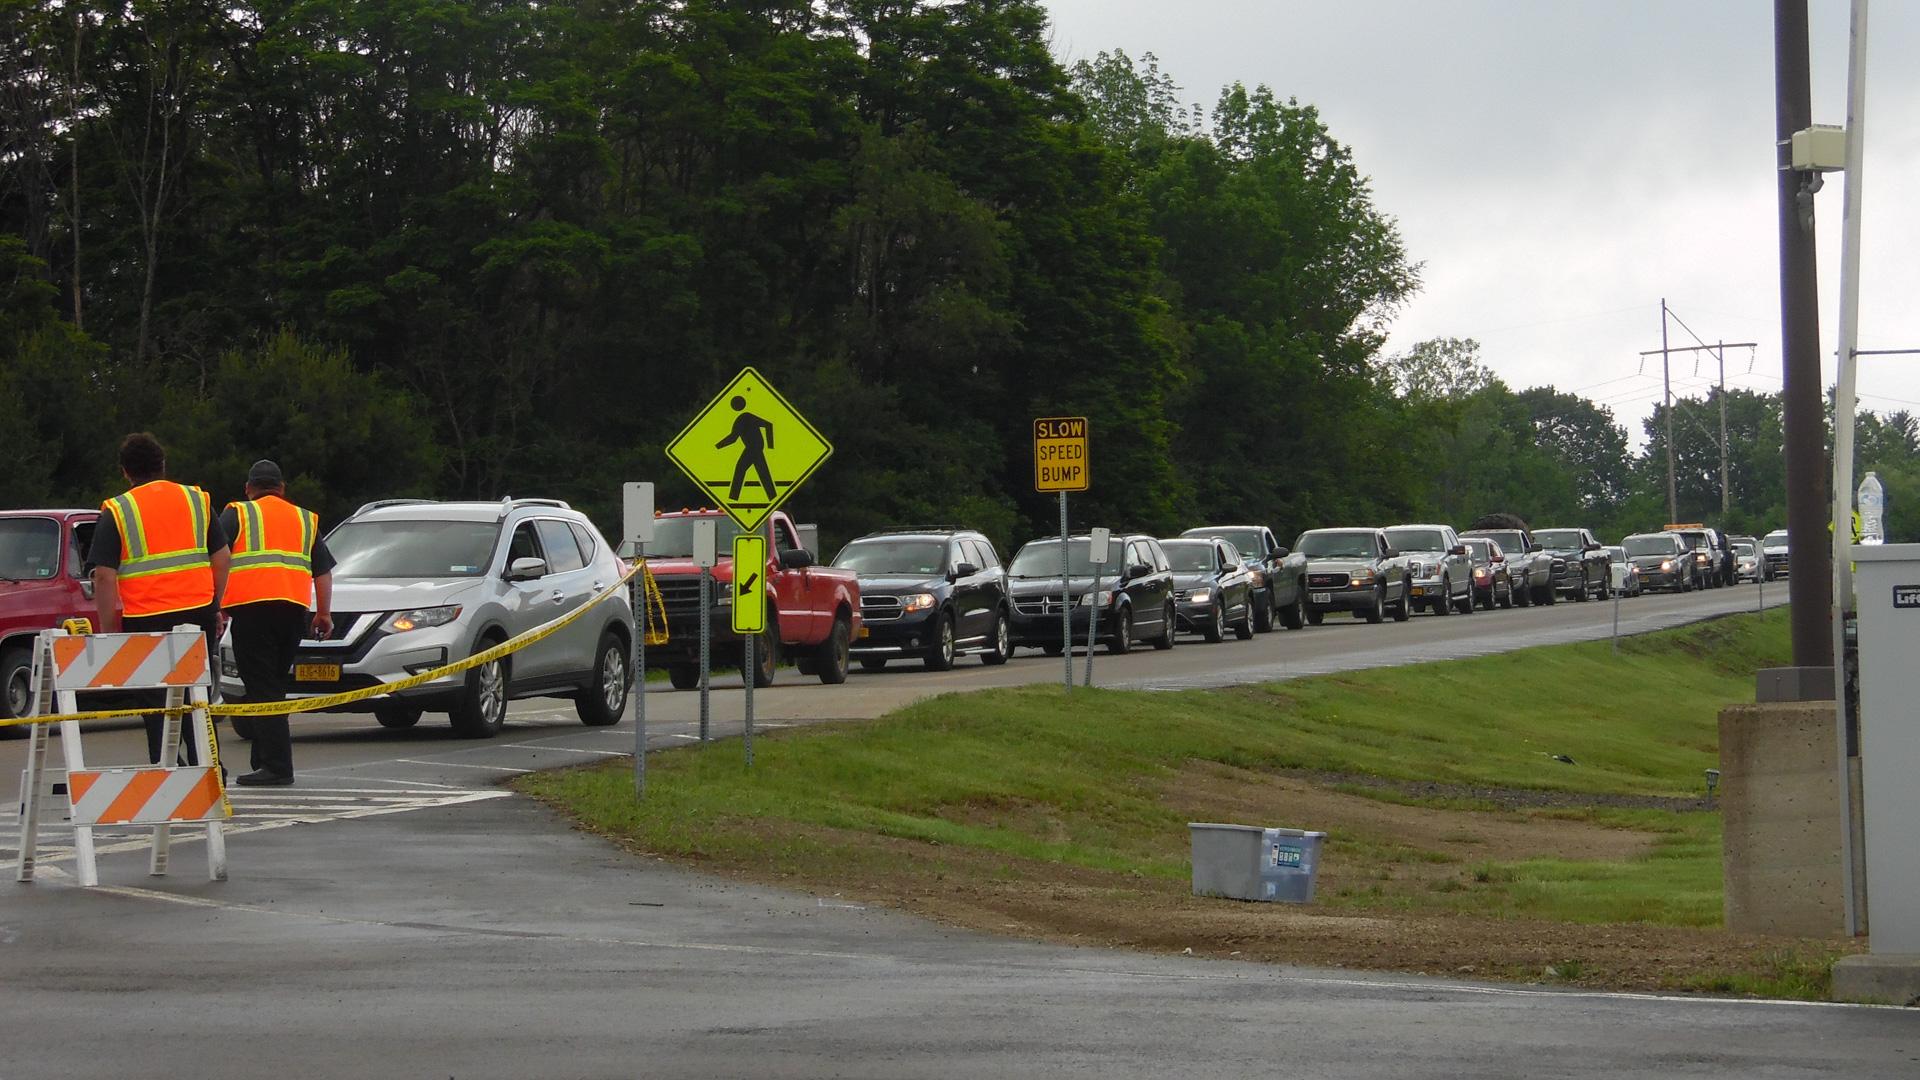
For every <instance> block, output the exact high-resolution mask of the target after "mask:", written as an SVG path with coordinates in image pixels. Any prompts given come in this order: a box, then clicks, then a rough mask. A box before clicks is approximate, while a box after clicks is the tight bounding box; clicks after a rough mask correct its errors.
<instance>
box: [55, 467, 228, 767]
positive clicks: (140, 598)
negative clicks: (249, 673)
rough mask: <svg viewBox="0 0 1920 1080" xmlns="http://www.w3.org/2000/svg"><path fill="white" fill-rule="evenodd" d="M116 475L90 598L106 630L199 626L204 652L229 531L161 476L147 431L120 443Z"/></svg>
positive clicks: (184, 743) (211, 633)
mask: <svg viewBox="0 0 1920 1080" xmlns="http://www.w3.org/2000/svg"><path fill="white" fill-rule="evenodd" d="M120 473H121V475H123V476H125V477H126V479H127V483H129V484H132V485H133V487H132V488H131V489H129V490H128V491H126V492H125V493H124V494H121V495H119V496H117V497H115V498H112V499H108V500H107V501H106V502H105V503H104V504H102V505H101V507H100V511H101V513H100V519H99V521H98V522H97V523H96V524H95V525H94V528H93V546H92V547H91V548H90V549H89V550H88V553H87V562H88V563H89V564H91V565H92V567H93V602H94V607H95V608H96V609H97V610H98V612H99V615H100V632H101V633H104V634H117V633H121V632H126V633H142V632H149V631H155V630H172V629H173V628H174V627H176V626H179V625H182V624H191V625H193V626H197V627H199V628H200V630H201V631H202V632H203V633H205V634H206V635H207V656H208V658H209V660H211V658H212V657H214V656H215V655H217V653H216V652H215V649H216V646H217V642H218V639H219V632H218V625H217V623H218V620H217V613H218V612H219V610H220V595H221V592H222V590H224V589H225V588H226V584H227V562H228V558H229V553H228V550H227V534H226V533H225V532H224V531H223V530H222V529H221V527H220V521H219V519H218V518H216V517H214V514H213V501H212V500H211V499H209V498H208V497H207V493H206V492H204V491H202V490H200V489H199V488H197V487H188V486H186V485H185V484H176V483H174V482H173V481H171V480H168V479H167V452H166V450H165V449H164V448H163V447H161V445H160V441H159V440H158V439H155V438H154V437H153V436H152V435H150V434H148V433H147V432H144V431H142V432H137V433H135V434H132V435H129V436H127V437H126V439H124V440H123V441H122V442H121V443H120ZM146 724H147V760H149V761H152V762H154V763H155V764H159V762H160V734H161V727H162V718H161V716H160V714H159V713H150V714H148V716H147V717H146ZM180 744H181V749H182V751H183V753H184V760H185V761H186V762H187V763H189V764H198V759H197V757H196V754H195V750H194V743H193V740H192V739H187V738H183V739H181V740H180Z"/></svg>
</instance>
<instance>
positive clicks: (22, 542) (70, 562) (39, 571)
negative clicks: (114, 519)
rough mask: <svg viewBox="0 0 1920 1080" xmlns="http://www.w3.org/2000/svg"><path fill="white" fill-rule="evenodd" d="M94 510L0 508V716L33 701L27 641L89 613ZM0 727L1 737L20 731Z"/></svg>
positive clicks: (14, 712)
mask: <svg viewBox="0 0 1920 1080" xmlns="http://www.w3.org/2000/svg"><path fill="white" fill-rule="evenodd" d="M99 516H100V514H99V512H98V511H95V510H0V717H5V718H8V719H12V718H14V717H18V716H23V715H25V714H26V711H27V708H28V704H29V702H30V701H31V700H32V689H33V639H34V636H35V635H36V634H38V633H39V632H40V631H42V630H49V629H52V628H53V627H56V626H59V625H60V624H62V623H64V622H66V621H67V620H68V619H73V618H85V619H89V620H92V619H93V618H94V607H93V582H92V581H91V580H89V579H88V577H87V574H86V559H87V547H88V545H89V544H91V543H92V541H93V523H94V521H95V520H96V519H97V518H98V517H99ZM25 732H26V729H25V728H21V727H10V728H0V738H6V737H7V736H10V735H11V736H19V735H23V734H25Z"/></svg>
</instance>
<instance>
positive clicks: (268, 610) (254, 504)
mask: <svg viewBox="0 0 1920 1080" xmlns="http://www.w3.org/2000/svg"><path fill="white" fill-rule="evenodd" d="M220 524H221V526H222V527H223V528H224V529H226V531H227V533H228V534H229V535H230V536H232V537H233V572H232V573H231V574H230V575H229V576H228V578H227V592H226V610H225V612H224V615H225V617H226V618H228V619H231V620H232V627H233V637H232V638H231V641H232V645H233V663H234V666H235V667H236V668H238V669H239V673H240V681H241V682H243V683H245V684H246V685H247V693H246V697H245V698H244V699H243V700H246V701H249V702H253V701H285V700H286V699H287V691H288V689H289V685H288V683H289V679H290V676H291V674H292V671H293V662H294V659H295V657H296V656H297V654H298V653H299V650H300V642H301V641H302V640H303V639H304V638H306V637H307V635H308V634H312V635H313V636H314V637H316V638H318V639H320V640H322V641H324V640H326V639H327V638H329V637H331V636H332V635H333V555H332V554H331V553H329V552H328V551H327V545H326V542H325V541H324V540H321V539H320V521H319V519H318V518H317V517H315V516H314V513H313V511H311V510H303V509H301V508H300V507H298V506H295V505H294V504H292V503H290V502H288V501H287V499H286V478H285V477H284V476H282V475H281V472H280V466H278V465H276V464H274V463H273V462H271V461H256V462H254V463H253V468H252V469H250V470H249V471H248V472H247V501H246V502H238V503H234V504H233V505H231V506H229V507H227V509H226V512H225V513H223V514H221V515H220ZM309 601H312V605H313V606H312V608H311V609H309V607H308V603H309ZM252 727H253V745H252V752H253V771H252V772H250V773H246V774H245V775H243V776H240V777H238V778H237V779H238V782H239V783H241V784H245V785H247V786H249V787H257V786H268V787H279V786H284V785H287V784H291V783H293V737H292V734H291V732H290V731H289V729H288V725H287V718H286V717H284V716H257V717H254V718H252Z"/></svg>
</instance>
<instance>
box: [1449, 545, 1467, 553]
mask: <svg viewBox="0 0 1920 1080" xmlns="http://www.w3.org/2000/svg"><path fill="white" fill-rule="evenodd" d="M1466 553H1467V545H1465V544H1455V545H1453V547H1451V548H1449V549H1447V554H1449V555H1465V554H1466Z"/></svg>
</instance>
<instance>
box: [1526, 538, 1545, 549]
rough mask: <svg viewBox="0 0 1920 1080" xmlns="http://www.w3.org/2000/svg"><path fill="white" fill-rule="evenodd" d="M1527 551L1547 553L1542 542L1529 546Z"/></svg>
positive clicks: (1536, 541)
mask: <svg viewBox="0 0 1920 1080" xmlns="http://www.w3.org/2000/svg"><path fill="white" fill-rule="evenodd" d="M1527 550H1528V551H1545V550H1547V549H1546V547H1545V546H1544V545H1542V544H1541V543H1540V541H1538V540H1535V541H1534V542H1533V543H1531V544H1528V545H1527Z"/></svg>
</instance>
